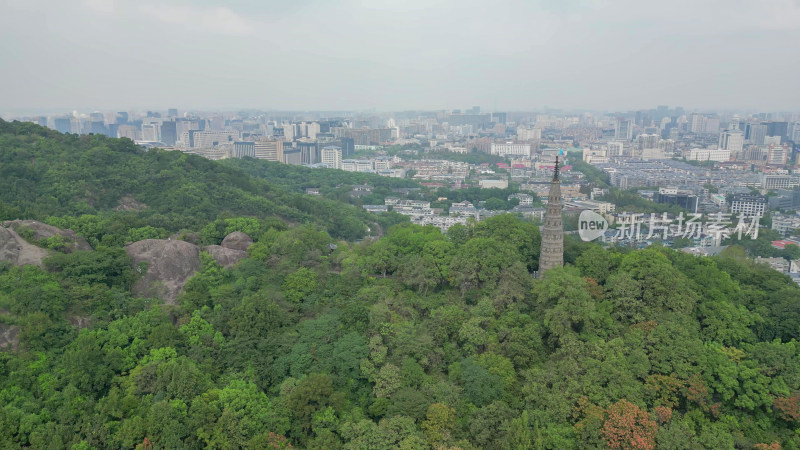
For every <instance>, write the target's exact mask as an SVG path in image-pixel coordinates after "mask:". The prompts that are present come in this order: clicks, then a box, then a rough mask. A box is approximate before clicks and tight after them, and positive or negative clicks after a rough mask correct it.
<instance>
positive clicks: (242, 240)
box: [222, 231, 253, 252]
mask: <svg viewBox="0 0 800 450" xmlns="http://www.w3.org/2000/svg"><path fill="white" fill-rule="evenodd" d="M251 245H253V239H252V238H251V237H250V236H248V235H246V234H244V233H242V232H241V231H234V232H233V233H231V234H229V235H227V236H225V239H223V240H222V247H224V248H229V249H232V250H241V251H243V252H244V251H247V247H250V246H251Z"/></svg>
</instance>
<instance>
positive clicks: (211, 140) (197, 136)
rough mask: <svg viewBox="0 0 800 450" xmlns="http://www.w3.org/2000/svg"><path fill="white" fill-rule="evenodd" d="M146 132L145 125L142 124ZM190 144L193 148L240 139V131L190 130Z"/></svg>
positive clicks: (208, 146) (213, 145) (214, 145)
mask: <svg viewBox="0 0 800 450" xmlns="http://www.w3.org/2000/svg"><path fill="white" fill-rule="evenodd" d="M142 133H143V134H144V126H142ZM188 135H189V145H188V147H192V148H211V147H216V146H217V145H219V144H221V143H224V142H232V141H235V140H237V139H239V132H238V131H195V130H190V131H189V132H188Z"/></svg>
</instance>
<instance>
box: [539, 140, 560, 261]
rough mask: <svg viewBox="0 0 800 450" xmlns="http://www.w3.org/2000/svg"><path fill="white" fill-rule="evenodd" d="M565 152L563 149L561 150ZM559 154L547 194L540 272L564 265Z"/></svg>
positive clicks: (540, 253)
mask: <svg viewBox="0 0 800 450" xmlns="http://www.w3.org/2000/svg"><path fill="white" fill-rule="evenodd" d="M559 154H563V150H562V151H559ZM558 175H559V173H558V155H556V167H555V171H554V172H553V182H552V183H550V194H549V195H548V196H547V212H546V213H545V216H544V226H543V227H542V229H541V230H542V247H541V251H540V252H539V274H540V275H541V274H542V273H544V272H545V271H546V270H547V269H551V268H553V267H561V266H563V265H564V224H563V221H562V219H561V180H559V179H558Z"/></svg>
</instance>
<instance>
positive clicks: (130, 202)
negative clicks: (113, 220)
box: [114, 195, 147, 211]
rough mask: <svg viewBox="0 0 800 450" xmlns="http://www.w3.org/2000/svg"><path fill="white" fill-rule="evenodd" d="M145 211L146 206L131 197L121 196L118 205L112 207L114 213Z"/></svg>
mask: <svg viewBox="0 0 800 450" xmlns="http://www.w3.org/2000/svg"><path fill="white" fill-rule="evenodd" d="M144 209H147V205H145V204H144V203H141V202H138V201H136V199H135V198H133V196H132V195H123V196H122V197H121V198H120V199H119V203H118V204H117V206H116V207H114V211H142V210H144Z"/></svg>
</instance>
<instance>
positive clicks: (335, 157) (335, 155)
mask: <svg viewBox="0 0 800 450" xmlns="http://www.w3.org/2000/svg"><path fill="white" fill-rule="evenodd" d="M320 159H321V160H322V164H325V165H327V166H328V167H330V168H333V169H341V168H342V149H341V148H340V147H336V146H333V145H330V146H327V147H323V148H322V150H321V151H320Z"/></svg>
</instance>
